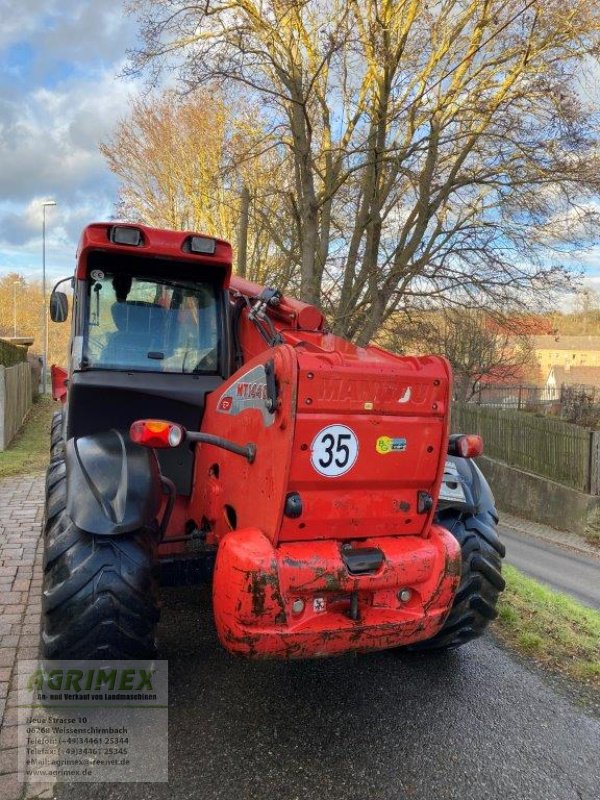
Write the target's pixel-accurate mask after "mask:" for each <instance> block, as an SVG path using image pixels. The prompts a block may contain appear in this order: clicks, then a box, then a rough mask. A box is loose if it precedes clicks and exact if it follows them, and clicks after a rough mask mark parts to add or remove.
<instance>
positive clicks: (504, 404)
mask: <svg viewBox="0 0 600 800" xmlns="http://www.w3.org/2000/svg"><path fill="white" fill-rule="evenodd" d="M560 402H561V388H560V387H556V388H554V387H546V386H542V387H540V386H526V385H524V386H505V385H502V386H494V385H482V386H480V387H479V388H478V389H477V391H476V392H475V394H474V395H473V397H472V398H471V399H470V400H469V403H474V404H476V405H479V406H496V407H497V408H515V409H517V411H528V410H534V409H537V408H543V407H548V406H552V405H553V404H555V403H560Z"/></svg>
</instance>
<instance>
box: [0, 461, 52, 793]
mask: <svg viewBox="0 0 600 800" xmlns="http://www.w3.org/2000/svg"><path fill="white" fill-rule="evenodd" d="M43 500H44V476H43V475H24V476H18V477H14V478H4V479H2V480H0V798H1V800H17V799H18V798H21V797H37V796H40V795H41V794H42V793H44V792H47V789H46V787H45V786H44V784H33V785H32V786H31V788H30V789H25V787H24V786H23V784H21V783H20V782H19V781H18V778H17V753H18V750H17V745H18V732H19V728H18V718H17V713H18V709H17V703H18V700H17V685H16V682H17V676H16V665H17V661H18V660H19V659H27V658H29V659H31V658H37V655H38V637H39V625H40V611H41V587H42V556H43V552H42V540H41V529H42V518H43V513H44V510H43Z"/></svg>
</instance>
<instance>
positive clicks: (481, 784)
mask: <svg viewBox="0 0 600 800" xmlns="http://www.w3.org/2000/svg"><path fill="white" fill-rule="evenodd" d="M164 597H165V601H164V607H163V616H162V621H161V624H160V636H161V656H162V657H163V658H167V659H168V660H169V670H170V680H169V687H170V689H169V691H170V698H169V706H170V710H169V762H170V780H169V783H168V784H147V783H146V784H144V783H139V784H71V785H70V786H66V785H64V786H62V787H59V788H58V790H57V796H58V797H59V798H61V800H83V798H92V799H94V800H95V799H96V798H102V800H111V799H112V800H116V799H117V798H119V799H121V798H123V800H155V799H156V800H159V799H160V800H162V799H163V798H164V800H167V798H168V799H169V800H184V799H187V798H201V799H202V800H205V799H206V800H221V799H222V800H250V799H251V798H252V800H271V798H272V799H273V800H322V798H327V800H405V799H406V800H454V798H456V800H488V798H489V800H571V799H572V800H598V798H599V797H600V758H599V753H600V720H599V719H598V718H595V717H592V716H590V715H587V714H586V713H585V712H584V711H583V710H581V709H580V708H579V707H577V706H575V705H573V704H572V703H571V702H570V701H569V700H568V699H566V696H563V695H562V694H560V693H557V691H556V690H555V689H553V688H552V687H551V685H550V684H549V683H547V682H546V681H545V679H542V678H541V677H540V676H539V675H538V674H536V673H534V672H532V671H530V670H529V669H528V668H527V667H525V666H523V665H522V664H520V663H519V662H517V661H515V660H513V658H511V657H510V656H509V655H508V654H507V653H506V652H505V651H504V650H503V649H501V648H500V647H498V646H496V644H495V643H494V642H493V640H492V639H491V638H488V637H485V638H483V639H481V640H479V641H478V642H475V643H471V644H470V645H467V646H466V647H464V648H462V649H460V650H457V651H454V652H451V653H445V654H442V655H438V656H431V655H430V656H423V655H410V654H398V653H394V652H384V653H375V654H370V655H363V656H357V657H341V658H335V659H326V660H322V661H305V662H292V663H282V662H264V663H253V662H244V661H241V660H237V659H234V658H233V657H231V656H229V655H228V654H227V653H225V652H224V651H223V649H222V648H221V647H220V646H219V645H218V643H217V641H216V636H215V633H214V629H213V625H212V619H211V612H210V605H209V597H208V592H207V590H205V589H204V590H201V591H199V590H194V589H185V590H181V589H178V590H168V592H165V595H164ZM166 739H167V737H166V735H165V739H164V741H161V740H157V741H156V744H155V746H156V748H160V747H165V746H166V744H167V741H166Z"/></svg>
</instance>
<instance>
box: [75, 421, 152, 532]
mask: <svg viewBox="0 0 600 800" xmlns="http://www.w3.org/2000/svg"><path fill="white" fill-rule="evenodd" d="M65 458H66V468H67V513H68V515H69V516H70V517H71V519H72V520H73V522H74V523H75V525H76V526H77V527H78V528H79V529H80V530H83V531H86V532H87V533H92V534H98V535H101V536H111V535H116V534H121V533H129V532H130V531H134V530H137V529H139V528H143V527H145V526H148V525H151V524H152V523H153V522H154V520H155V519H156V515H157V513H158V510H159V507H160V503H161V495H162V484H161V476H160V469H159V466H158V461H157V458H156V453H155V452H154V451H153V450H150V449H148V448H145V447H140V446H139V445H136V444H133V443H132V442H131V441H130V440H129V437H128V436H127V435H124V434H123V433H121V432H120V431H117V430H110V431H106V432H104V433H98V434H94V435H93V436H82V437H80V438H73V439H69V440H68V441H67V447H66V453H65Z"/></svg>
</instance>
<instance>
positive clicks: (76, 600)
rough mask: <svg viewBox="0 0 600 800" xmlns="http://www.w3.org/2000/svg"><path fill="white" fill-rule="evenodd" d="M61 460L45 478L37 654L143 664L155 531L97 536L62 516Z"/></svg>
mask: <svg viewBox="0 0 600 800" xmlns="http://www.w3.org/2000/svg"><path fill="white" fill-rule="evenodd" d="M66 500H67V492H66V474H65V468H64V461H61V460H60V459H57V460H56V461H55V462H54V463H53V464H51V465H50V468H49V470H48V478H47V494H46V527H45V551H44V589H43V606H42V630H41V640H42V655H43V656H44V657H45V658H48V659H98V658H100V659H147V658H153V657H154V656H155V655H156V640H155V631H156V624H157V622H158V617H159V610H158V599H157V584H156V581H155V578H154V575H153V562H154V553H155V548H156V542H157V538H158V537H157V531H156V530H154V529H147V530H140V531H134V532H132V533H128V534H122V535H118V536H96V535H91V534H89V533H86V532H85V531H82V530H80V529H79V528H77V526H76V525H75V524H74V523H73V521H72V520H71V519H70V517H69V516H68V514H67V512H66Z"/></svg>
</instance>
